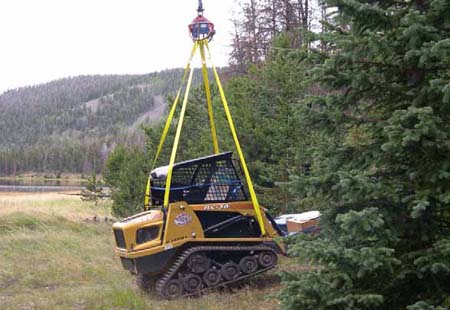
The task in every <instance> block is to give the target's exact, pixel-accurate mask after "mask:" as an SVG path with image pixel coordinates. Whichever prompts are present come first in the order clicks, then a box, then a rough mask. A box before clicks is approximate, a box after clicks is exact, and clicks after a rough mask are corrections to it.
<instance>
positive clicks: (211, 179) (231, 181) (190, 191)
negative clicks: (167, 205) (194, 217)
mask: <svg viewBox="0 0 450 310" xmlns="http://www.w3.org/2000/svg"><path fill="white" fill-rule="evenodd" d="M164 191H165V178H164V179H155V180H153V184H152V198H153V199H154V203H156V204H160V203H161V202H162V200H163V197H164ZM181 200H184V201H186V202H188V203H203V202H230V201H243V200H247V196H246V193H245V190H244V184H243V183H242V181H241V180H240V178H239V176H238V174H237V171H236V169H235V167H234V165H233V162H232V160H231V159H221V160H216V161H214V160H211V161H209V162H202V163H193V164H192V165H183V166H181V167H175V168H174V169H173V173H172V184H171V190H170V202H175V201H181Z"/></svg>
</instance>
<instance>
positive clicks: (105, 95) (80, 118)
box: [0, 69, 199, 175]
mask: <svg viewBox="0 0 450 310" xmlns="http://www.w3.org/2000/svg"><path fill="white" fill-rule="evenodd" d="M181 74H182V70H181V69H172V70H166V71H161V72H157V73H151V74H146V75H107V76H100V75H97V76H79V77H73V78H65V79H61V80H57V81H53V82H50V83H47V84H42V85H37V86H30V87H25V88H19V89H15V90H10V91H7V92H5V93H4V94H2V95H0V112H1V116H0V132H1V134H0V175H11V174H12V175H14V174H18V173H23V172H27V171H34V172H52V173H58V172H72V173H91V172H92V171H94V170H95V171H96V172H99V171H101V169H102V167H103V164H104V162H105V159H106V157H107V155H108V153H109V152H110V151H111V150H112V149H113V148H114V147H115V145H116V144H117V143H121V144H123V143H133V144H138V145H139V144H143V143H144V140H143V137H142V133H139V130H136V129H139V128H140V126H139V124H135V122H136V121H137V120H138V119H139V118H140V117H141V116H142V115H144V114H145V113H147V112H151V111H152V110H153V109H154V108H155V98H158V100H159V101H163V102H158V104H159V105H161V104H164V105H165V104H166V98H167V96H168V95H171V94H172V95H173V94H174V93H175V91H176V89H177V88H178V87H179V83H180V77H181ZM195 81H196V83H198V81H199V75H198V74H196V77H195ZM164 110H165V107H163V108H161V107H159V113H160V114H162V113H164ZM153 116H154V115H153ZM157 116H158V115H157ZM153 119H154V118H153ZM144 120H145V119H144Z"/></svg>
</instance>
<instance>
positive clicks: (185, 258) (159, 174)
mask: <svg viewBox="0 0 450 310" xmlns="http://www.w3.org/2000/svg"><path fill="white" fill-rule="evenodd" d="M197 12H198V16H197V18H196V19H194V21H193V22H192V23H191V24H190V25H189V31H190V32H191V38H192V39H193V41H194V46H193V49H192V52H191V56H190V59H189V62H188V64H187V66H186V68H185V71H184V75H183V78H182V83H181V84H182V85H181V87H180V88H179V90H178V94H177V96H176V98H175V101H174V103H173V105H172V108H171V110H170V112H169V114H168V117H167V121H166V124H165V127H164V130H163V134H162V136H161V140H160V143H159V145H158V149H157V151H156V156H155V159H154V161H153V167H154V166H155V163H156V162H157V160H158V156H159V154H160V153H161V149H162V147H163V145H164V142H165V140H166V136H167V134H168V132H169V128H170V126H171V124H172V122H173V119H174V114H175V112H176V109H177V104H178V102H179V98H180V94H181V91H182V89H183V88H184V82H185V80H186V77H187V76H189V78H188V80H187V84H186V87H185V95H184V99H183V105H182V108H181V112H180V116H179V118H178V121H177V130H176V134H175V139H174V144H173V147H172V153H171V156H170V162H169V164H168V165H167V166H163V167H160V168H157V169H153V170H152V171H151V173H150V176H149V179H148V182H147V188H146V195H145V201H144V207H145V209H146V210H147V211H146V212H143V213H140V214H137V215H135V216H132V217H129V218H127V219H125V220H123V221H121V222H118V223H115V224H114V225H113V231H114V235H115V239H116V243H117V246H116V254H117V255H118V256H119V257H120V259H121V262H122V265H123V267H124V268H125V269H127V270H129V271H130V272H131V273H133V274H135V275H136V276H137V279H138V284H139V285H140V286H141V287H143V288H149V287H153V286H154V288H155V289H156V292H157V293H158V294H160V295H161V296H162V297H164V298H174V297H177V296H181V295H192V294H199V293H201V292H202V291H204V290H206V289H209V288H214V287H218V286H224V285H227V284H230V283H233V282H236V281H239V280H242V279H244V278H247V277H251V276H254V275H256V274H259V273H262V272H265V271H267V270H269V269H271V268H274V267H275V266H276V264H277V255H278V254H283V253H284V252H285V251H284V247H283V245H282V244H281V243H279V241H277V239H276V237H279V236H281V235H282V232H281V231H280V230H279V229H278V226H277V224H276V223H275V221H274V220H273V219H272V218H271V216H270V215H269V214H268V213H267V211H266V210H265V209H264V208H262V207H260V205H259V203H258V199H257V197H256V194H255V190H254V188H253V184H252V180H251V178H250V174H249V171H248V168H247V164H246V162H245V158H244V155H243V152H242V149H241V146H240V143H239V140H238V136H237V133H236V129H235V126H234V123H233V119H232V117H231V113H230V109H229V106H228V103H227V100H226V98H225V94H224V91H223V87H222V84H221V82H220V79H219V75H218V73H217V70H216V68H215V67H214V65H212V66H211V67H212V72H213V74H214V77H215V80H216V84H217V87H218V89H219V94H220V98H221V101H222V104H223V108H224V112H225V116H226V119H227V121H228V125H229V127H230V131H231V135H232V137H233V141H234V144H235V149H236V152H237V155H238V160H234V159H233V157H232V153H231V152H226V153H220V151H219V144H218V139H217V135H216V128H215V122H214V113H213V105H212V100H211V90H210V86H209V80H208V70H207V68H206V63H207V61H206V60H207V59H206V54H207V53H208V55H209V60H210V59H211V55H210V52H209V47H208V42H209V41H210V40H211V39H212V37H213V35H214V33H215V30H214V25H213V24H212V23H211V22H210V21H209V20H207V19H206V18H204V17H203V6H202V2H201V1H199V8H198V10H197ZM197 50H200V55H201V60H202V73H203V81H204V85H205V94H206V103H207V108H208V118H209V123H210V124H209V125H210V129H211V137H212V146H213V147H212V149H213V151H214V155H210V156H207V157H202V158H197V159H193V160H189V161H184V162H179V163H175V159H176V154H177V149H178V144H179V139H180V135H181V130H182V127H183V121H184V115H185V111H186V106H187V102H188V97H189V90H190V87H191V83H192V77H193V70H194V69H193V68H192V67H191V65H190V63H191V61H192V58H193V56H194V55H195V53H196V51H197ZM188 72H189V75H188Z"/></svg>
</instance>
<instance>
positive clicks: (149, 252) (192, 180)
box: [113, 152, 284, 298]
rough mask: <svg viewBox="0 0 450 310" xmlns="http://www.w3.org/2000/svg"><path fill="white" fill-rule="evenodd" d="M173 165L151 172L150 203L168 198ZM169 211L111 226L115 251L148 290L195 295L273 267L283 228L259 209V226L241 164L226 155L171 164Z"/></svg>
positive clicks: (281, 249) (169, 295)
mask: <svg viewBox="0 0 450 310" xmlns="http://www.w3.org/2000/svg"><path fill="white" fill-rule="evenodd" d="M167 172H168V167H167V166H165V167H161V168H157V169H155V170H153V171H152V172H151V174H152V181H151V197H152V203H153V205H158V204H161V203H162V202H163V200H164V194H165V182H166V180H167ZM169 197H170V198H169V201H170V204H169V207H168V208H167V209H164V208H163V209H155V210H150V211H148V212H144V213H141V214H138V215H136V216H133V217H130V218H127V219H125V220H123V221H121V222H119V223H116V224H114V226H113V229H114V234H115V237H116V241H117V249H116V253H117V254H118V255H119V256H120V258H121V261H122V264H123V267H124V268H125V269H127V270H129V271H130V272H131V273H133V274H135V275H137V276H138V283H139V284H140V285H141V286H142V287H143V288H148V287H149V286H151V285H154V286H155V289H156V292H157V293H158V294H160V295H161V296H163V297H165V298H174V297H177V296H180V295H190V294H198V293H200V292H201V291H203V290H206V289H208V288H213V287H217V286H223V285H227V284H229V283H233V282H236V281H239V280H241V279H244V278H247V277H250V276H253V275H256V274H259V273H261V272H264V271H267V270H269V269H271V268H274V267H275V266H276V264H277V254H282V253H284V247H283V245H282V244H280V243H279V242H278V241H276V240H274V238H275V237H277V236H280V234H281V232H280V231H279V230H278V229H277V226H276V224H275V222H274V221H273V219H272V218H271V216H270V215H269V214H268V213H267V212H266V211H265V210H264V209H262V210H261V211H262V214H263V225H264V228H265V230H266V235H265V236H261V229H260V226H259V224H258V220H257V217H256V214H255V210H254V206H253V204H252V201H250V200H249V196H248V191H247V189H246V185H245V184H244V182H243V181H242V179H241V178H240V166H239V164H238V162H237V161H233V159H232V153H230V152H228V153H222V154H217V155H212V156H208V157H203V158H198V159H195V160H190V161H185V162H180V163H177V164H174V166H173V178H172V186H171V189H170V196H169Z"/></svg>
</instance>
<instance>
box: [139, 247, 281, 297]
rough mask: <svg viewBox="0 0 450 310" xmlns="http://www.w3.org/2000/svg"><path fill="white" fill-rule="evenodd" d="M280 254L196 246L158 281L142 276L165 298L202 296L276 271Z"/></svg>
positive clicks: (147, 286)
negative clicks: (219, 288) (207, 292)
mask: <svg viewBox="0 0 450 310" xmlns="http://www.w3.org/2000/svg"><path fill="white" fill-rule="evenodd" d="M276 264H277V254H276V253H275V251H274V250H273V249H271V248H269V247H266V246H242V245H239V246H238V245H236V246H196V247H192V248H190V249H187V250H185V251H184V252H183V253H182V254H181V255H180V256H179V257H178V258H177V259H176V261H175V262H174V263H173V264H172V265H171V266H170V268H169V269H168V270H167V271H166V272H165V273H163V274H162V275H161V276H159V277H158V278H156V277H150V276H146V275H142V274H141V275H138V280H137V281H138V285H139V286H140V287H141V288H144V289H147V290H149V289H150V288H151V287H153V286H154V289H155V291H156V293H157V294H158V295H160V296H161V297H163V298H168V299H172V298H176V297H179V296H193V295H199V294H201V293H203V292H205V291H207V290H209V289H213V288H218V287H223V286H226V285H229V284H232V283H235V282H238V281H241V280H243V279H246V278H249V277H252V276H254V275H257V274H260V273H263V272H265V271H268V270H270V269H272V268H274V267H275V266H276Z"/></svg>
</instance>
